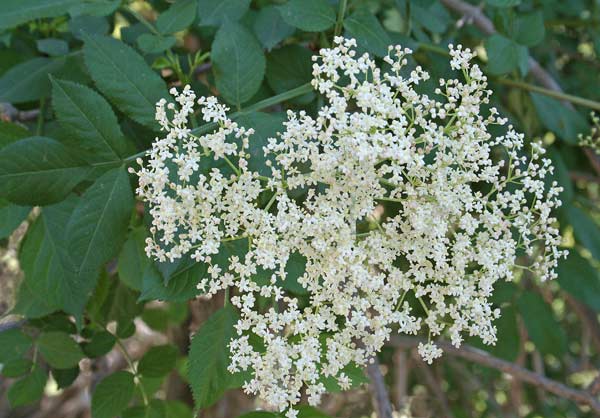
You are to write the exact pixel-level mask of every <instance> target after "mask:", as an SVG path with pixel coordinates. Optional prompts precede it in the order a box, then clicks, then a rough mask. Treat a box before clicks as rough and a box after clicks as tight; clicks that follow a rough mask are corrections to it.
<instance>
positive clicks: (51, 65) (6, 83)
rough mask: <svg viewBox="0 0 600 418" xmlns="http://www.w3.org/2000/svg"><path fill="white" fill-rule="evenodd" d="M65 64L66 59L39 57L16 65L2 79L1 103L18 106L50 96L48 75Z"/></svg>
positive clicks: (56, 71)
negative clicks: (18, 104)
mask: <svg viewBox="0 0 600 418" xmlns="http://www.w3.org/2000/svg"><path fill="white" fill-rule="evenodd" d="M0 9H2V8H0ZM65 62H66V61H65V59H64V58H42V57H39V58H32V59H30V60H28V61H25V62H21V63H19V64H17V65H15V66H14V67H12V68H11V69H10V70H8V71H7V72H6V73H4V74H3V75H2V77H0V101H2V102H10V103H13V104H17V103H25V102H30V101H33V100H38V99H40V98H42V97H46V96H48V95H49V94H50V80H49V79H48V74H56V73H58V72H59V71H60V70H61V69H62V68H63V66H64V65H65Z"/></svg>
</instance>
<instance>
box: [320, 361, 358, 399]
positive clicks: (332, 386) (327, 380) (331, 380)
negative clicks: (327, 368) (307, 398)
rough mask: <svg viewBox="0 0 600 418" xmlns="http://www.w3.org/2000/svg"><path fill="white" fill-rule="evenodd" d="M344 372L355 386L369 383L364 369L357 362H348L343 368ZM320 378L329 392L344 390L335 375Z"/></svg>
mask: <svg viewBox="0 0 600 418" xmlns="http://www.w3.org/2000/svg"><path fill="white" fill-rule="evenodd" d="M342 372H344V373H345V374H346V376H348V377H349V378H350V380H351V381H352V382H351V387H353V388H355V387H358V386H360V385H363V384H365V383H369V379H368V378H367V376H366V375H365V373H364V371H363V369H362V368H360V367H358V366H357V365H356V364H355V363H350V364H348V365H347V366H346V367H344V368H343V369H342ZM319 380H320V381H321V382H323V385H324V386H325V389H327V392H329V393H335V392H341V391H343V389H342V388H341V387H340V385H339V384H338V382H337V379H336V378H335V377H333V376H328V377H321V378H320V379H319Z"/></svg>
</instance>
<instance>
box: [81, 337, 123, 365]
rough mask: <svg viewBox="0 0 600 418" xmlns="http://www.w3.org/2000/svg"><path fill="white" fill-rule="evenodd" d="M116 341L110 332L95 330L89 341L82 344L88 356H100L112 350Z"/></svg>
mask: <svg viewBox="0 0 600 418" xmlns="http://www.w3.org/2000/svg"><path fill="white" fill-rule="evenodd" d="M116 342H117V339H116V338H115V336H114V335H112V334H111V333H110V332H108V331H100V332H96V333H95V334H94V335H92V338H91V340H90V342H88V343H86V344H85V345H84V346H83V351H84V353H85V354H86V355H87V356H88V357H89V358H96V357H102V356H103V355H105V354H107V353H108V352H109V351H110V350H112V348H113V347H114V346H115V343H116Z"/></svg>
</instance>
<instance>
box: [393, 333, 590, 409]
mask: <svg viewBox="0 0 600 418" xmlns="http://www.w3.org/2000/svg"><path fill="white" fill-rule="evenodd" d="M420 342H424V340H422V339H420V338H416V337H405V336H395V337H393V338H392V340H391V342H390V344H391V345H393V346H395V347H404V348H412V347H415V346H417V345H418V344H419V343H420ZM436 344H437V345H438V346H439V347H440V348H441V349H442V350H444V353H445V354H447V355H451V356H456V357H460V358H463V359H465V360H468V361H471V362H474V363H478V364H481V365H483V366H487V367H490V368H492V369H496V370H500V371H501V372H504V373H506V374H509V375H511V376H512V377H514V378H515V379H519V380H521V381H523V382H526V383H529V384H531V385H534V386H537V387H539V388H541V389H543V390H545V391H546V392H550V393H553V394H555V395H557V396H560V397H561V398H565V399H569V400H571V401H574V402H577V403H580V404H585V405H588V406H589V407H590V408H591V409H592V410H593V411H594V412H595V413H596V414H600V402H599V401H598V400H597V399H596V398H595V397H594V396H592V395H591V394H590V393H589V392H588V391H582V390H577V389H573V388H571V387H569V386H567V385H565V384H563V383H560V382H557V381H555V380H552V379H549V378H547V377H545V376H542V375H539V374H537V373H534V372H532V371H531V370H528V369H526V368H524V367H521V366H519V365H516V364H514V363H511V362H509V361H505V360H501V359H499V358H496V357H494V356H492V355H490V354H488V353H487V352H485V351H483V350H479V349H477V348H474V347H470V346H468V345H463V346H462V347H461V348H456V347H454V346H453V345H452V344H450V343H448V342H445V341H437V342H436Z"/></svg>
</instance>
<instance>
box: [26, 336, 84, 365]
mask: <svg viewBox="0 0 600 418" xmlns="http://www.w3.org/2000/svg"><path fill="white" fill-rule="evenodd" d="M36 343H37V346H38V348H39V350H40V353H42V356H43V357H44V359H45V360H46V362H48V364H49V365H50V366H51V367H54V368H55V369H70V368H72V367H75V366H76V365H77V364H78V363H79V360H81V359H82V358H83V357H84V356H83V352H82V351H81V348H80V347H79V344H77V343H76V342H75V340H74V339H72V338H71V337H70V336H69V335H68V334H67V333H64V332H60V331H52V332H44V333H42V334H41V335H40V336H39V337H38V339H37V341H36Z"/></svg>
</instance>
